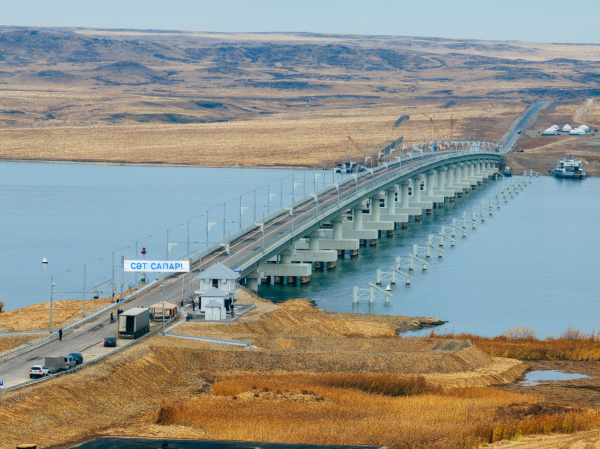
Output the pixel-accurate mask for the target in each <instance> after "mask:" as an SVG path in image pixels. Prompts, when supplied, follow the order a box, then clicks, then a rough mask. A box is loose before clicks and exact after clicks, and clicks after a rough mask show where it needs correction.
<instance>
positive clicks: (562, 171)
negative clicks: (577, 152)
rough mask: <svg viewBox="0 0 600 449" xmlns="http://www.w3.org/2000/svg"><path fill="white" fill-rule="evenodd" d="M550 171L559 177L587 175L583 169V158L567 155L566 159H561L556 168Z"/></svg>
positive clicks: (579, 177) (578, 177)
mask: <svg viewBox="0 0 600 449" xmlns="http://www.w3.org/2000/svg"><path fill="white" fill-rule="evenodd" d="M548 173H550V174H552V175H554V176H556V177H557V178H575V179H581V178H585V177H586V176H587V173H586V172H584V171H583V168H582V164H581V159H575V158H574V157H573V156H565V158H564V159H559V160H558V162H557V163H556V168H555V169H554V170H549V171H548Z"/></svg>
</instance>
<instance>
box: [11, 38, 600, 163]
mask: <svg viewBox="0 0 600 449" xmlns="http://www.w3.org/2000/svg"><path fill="white" fill-rule="evenodd" d="M599 56H600V47H598V46H594V45H577V46H574V45H565V44H560V45H557V44H542V43H527V42H500V41H473V40H453V39H437V38H435V39H434V38H411V37H393V36H355V35H320V34H307V33H263V34H235V33H231V34H227V33H206V32H184V31H172V32H164V31H163V32H158V31H152V30H137V31H136V30H104V29H87V28H19V27H2V28H0V91H1V93H2V95H1V96H0V159H4V160H44V161H68V162H95V163H117V164H119V163H137V164H182V165H202V166H292V165H294V166H306V167H309V166H312V165H314V164H321V163H323V161H331V160H332V159H333V158H336V159H340V158H342V157H344V158H346V159H347V158H348V155H349V154H350V153H352V154H353V155H355V154H357V149H356V148H355V147H354V146H353V145H352V144H351V142H350V141H349V140H348V139H347V137H346V136H352V137H353V138H354V140H356V142H357V143H358V145H359V146H360V147H361V151H365V150H367V151H369V149H370V148H371V147H374V148H377V146H378V145H380V146H381V145H384V144H385V143H386V142H389V141H390V140H394V139H397V138H398V137H400V136H403V137H404V139H405V141H406V142H410V141H412V142H415V141H419V140H420V139H427V138H429V137H430V136H432V135H433V134H434V130H433V127H432V125H431V123H430V121H429V119H428V118H427V117H425V116H424V115H422V114H426V115H427V116H430V117H432V118H433V119H434V121H435V124H436V127H437V129H438V131H439V133H440V134H442V135H444V136H451V135H452V136H461V135H474V136H480V137H483V138H486V139H493V140H495V139H498V138H500V137H501V136H502V134H503V133H504V132H505V131H506V129H507V128H508V126H509V125H510V123H511V122H512V121H513V119H514V118H515V117H516V116H518V115H519V114H520V113H521V112H522V111H523V110H524V109H525V108H526V107H527V106H528V105H529V104H531V103H532V102H534V101H536V100H538V99H556V98H558V97H562V98H563V100H564V101H565V102H567V101H568V102H570V103H569V104H572V105H573V106H574V109H576V107H577V105H578V104H581V103H582V102H585V99H587V98H588V97H589V96H595V95H598V94H599V93H600V89H599V88H598V82H599V81H598V80H600V63H599V62H597V61H598V59H599ZM592 109H594V108H592ZM557 110H559V111H561V108H560V107H559V108H557ZM561 113H562V112H561ZM594 114H595V112H594V110H592V111H590V113H589V114H588V115H589V117H588V120H590V121H591V122H593V120H594ZM402 116H409V117H410V118H409V119H408V120H403V121H399V118H400V117H402ZM396 125H397V126H396ZM585 149H586V150H588V151H591V152H595V151H596V148H593V147H589V148H588V147H585ZM524 163H525V162H524ZM544 166H545V165H544ZM516 168H517V169H518V167H516Z"/></svg>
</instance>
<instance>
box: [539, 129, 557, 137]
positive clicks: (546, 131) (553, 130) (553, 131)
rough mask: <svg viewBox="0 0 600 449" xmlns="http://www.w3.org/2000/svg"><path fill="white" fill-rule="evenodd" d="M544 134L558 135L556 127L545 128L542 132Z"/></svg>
mask: <svg viewBox="0 0 600 449" xmlns="http://www.w3.org/2000/svg"><path fill="white" fill-rule="evenodd" d="M542 135H544V136H556V129H554V128H548V129H545V130H544V132H542Z"/></svg>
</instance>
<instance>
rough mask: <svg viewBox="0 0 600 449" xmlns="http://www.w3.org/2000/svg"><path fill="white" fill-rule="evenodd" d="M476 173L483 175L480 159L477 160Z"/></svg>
mask: <svg viewBox="0 0 600 449" xmlns="http://www.w3.org/2000/svg"><path fill="white" fill-rule="evenodd" d="M475 174H476V175H481V162H479V161H477V162H475Z"/></svg>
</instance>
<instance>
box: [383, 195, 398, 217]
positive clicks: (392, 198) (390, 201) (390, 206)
mask: <svg viewBox="0 0 600 449" xmlns="http://www.w3.org/2000/svg"><path fill="white" fill-rule="evenodd" d="M385 195H386V197H385V206H386V207H387V213H388V215H394V214H395V213H396V189H390V190H386V191H385Z"/></svg>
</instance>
